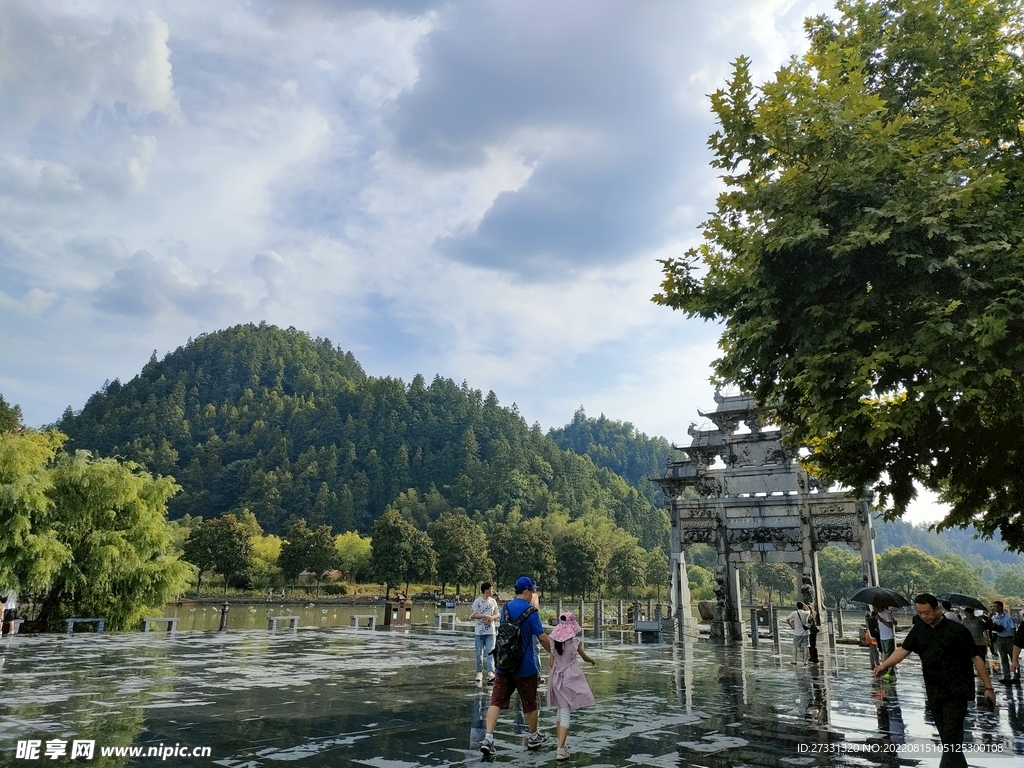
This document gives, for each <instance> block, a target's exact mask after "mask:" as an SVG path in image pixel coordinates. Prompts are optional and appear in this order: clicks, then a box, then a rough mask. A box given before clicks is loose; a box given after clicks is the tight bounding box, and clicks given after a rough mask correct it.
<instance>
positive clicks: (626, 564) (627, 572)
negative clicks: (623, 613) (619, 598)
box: [608, 544, 647, 600]
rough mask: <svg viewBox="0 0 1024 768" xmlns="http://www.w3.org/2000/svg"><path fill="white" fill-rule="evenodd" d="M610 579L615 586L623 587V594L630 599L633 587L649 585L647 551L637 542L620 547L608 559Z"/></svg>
mask: <svg viewBox="0 0 1024 768" xmlns="http://www.w3.org/2000/svg"><path fill="white" fill-rule="evenodd" d="M608 580H609V582H610V584H611V585H612V586H613V587H615V588H618V589H621V590H622V591H623V593H624V595H623V596H624V597H625V598H626V599H627V600H629V590H630V588H631V587H634V588H642V587H644V586H646V585H647V553H646V552H645V551H644V550H643V549H642V548H641V547H639V546H638V545H636V544H627V545H625V546H622V547H619V548H618V549H617V550H615V552H613V553H612V556H611V559H610V560H609V561H608Z"/></svg>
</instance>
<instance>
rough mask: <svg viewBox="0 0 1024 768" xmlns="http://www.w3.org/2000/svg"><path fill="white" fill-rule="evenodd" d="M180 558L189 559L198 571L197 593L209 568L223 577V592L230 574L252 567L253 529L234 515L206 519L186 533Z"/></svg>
mask: <svg viewBox="0 0 1024 768" xmlns="http://www.w3.org/2000/svg"><path fill="white" fill-rule="evenodd" d="M182 559H183V560H185V561H187V562H189V563H192V565H194V566H195V567H196V569H197V571H198V583H197V585H196V593H197V596H199V595H201V594H202V591H203V577H204V575H205V573H206V571H209V570H213V571H216V572H217V573H219V574H220V575H221V576H223V577H224V593H225V594H227V591H228V583H229V582H230V580H231V578H232V577H233V576H234V577H238V578H241V577H243V576H248V575H249V573H250V571H251V570H252V566H253V545H252V531H251V530H250V529H249V528H248V527H246V526H245V525H243V524H242V523H240V522H239V521H238V518H236V517H235V516H234V515H224V516H223V517H219V518H215V519H213V520H205V521H203V522H202V524H200V525H199V526H197V527H196V528H194V529H192V531H191V533H189V537H188V539H187V540H186V541H185V546H184V551H183V553H182Z"/></svg>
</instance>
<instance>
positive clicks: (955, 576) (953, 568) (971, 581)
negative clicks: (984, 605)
mask: <svg viewBox="0 0 1024 768" xmlns="http://www.w3.org/2000/svg"><path fill="white" fill-rule="evenodd" d="M929 589H930V590H931V591H932V592H933V593H934V594H936V595H939V594H942V593H943V592H959V593H960V594H964V595H980V594H983V593H984V591H985V580H984V579H983V578H981V573H980V572H979V571H978V570H977V569H975V568H973V567H972V566H971V565H970V563H968V562H967V561H966V560H964V559H963V558H962V557H956V556H954V557H948V558H943V559H942V560H939V561H938V563H937V567H936V568H935V575H934V576H932V580H931V583H930V584H929Z"/></svg>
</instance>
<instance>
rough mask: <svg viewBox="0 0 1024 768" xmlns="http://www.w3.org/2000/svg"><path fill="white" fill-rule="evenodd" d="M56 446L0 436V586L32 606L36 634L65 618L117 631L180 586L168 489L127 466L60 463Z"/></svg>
mask: <svg viewBox="0 0 1024 768" xmlns="http://www.w3.org/2000/svg"><path fill="white" fill-rule="evenodd" d="M64 442H65V437H64V435H62V434H60V433H59V432H55V431H50V432H40V431H35V430H23V429H20V428H19V429H17V430H16V431H6V432H0V524H2V526H3V530H4V535H3V536H2V537H0V583H4V584H6V585H8V586H10V587H13V588H16V589H17V590H18V591H19V593H20V594H21V595H22V599H25V598H28V600H29V601H31V602H32V603H34V604H36V605H37V606H38V615H37V622H38V624H39V625H40V627H42V628H44V629H56V628H58V627H60V626H61V622H62V621H63V620H64V619H66V618H68V617H69V616H102V617H104V618H106V619H107V620H108V625H109V626H110V628H111V629H124V628H126V627H129V626H131V625H132V624H134V623H135V622H136V621H138V620H139V619H140V618H141V617H142V616H143V615H144V614H145V613H147V612H148V611H151V610H154V609H159V608H160V607H162V606H163V605H164V603H166V602H167V601H168V600H170V599H171V598H172V597H173V596H174V595H176V594H177V593H178V592H179V591H180V590H181V589H182V587H183V586H184V585H185V583H186V582H187V578H188V566H187V565H186V564H185V563H182V562H180V561H178V560H177V559H176V558H175V557H173V556H172V555H171V553H170V549H171V544H172V538H173V536H172V530H171V527H170V526H169V525H168V524H167V521H166V517H165V515H166V505H167V500H168V499H169V498H170V497H171V495H172V494H173V493H174V492H175V491H176V490H177V488H176V486H175V485H174V483H173V482H172V481H171V480H169V479H167V478H154V477H153V476H152V475H150V474H149V473H147V472H144V471H141V470H140V468H139V467H138V466H137V465H134V464H130V463H128V464H125V463H121V462H119V461H116V460H114V459H96V458H93V457H92V456H90V455H89V454H88V453H87V452H85V451H77V452H75V453H74V454H69V453H65V452H64V451H63V450H62V446H63V444H64Z"/></svg>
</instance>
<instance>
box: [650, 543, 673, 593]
mask: <svg viewBox="0 0 1024 768" xmlns="http://www.w3.org/2000/svg"><path fill="white" fill-rule="evenodd" d="M646 559H647V567H646V569H645V576H644V578H645V580H646V581H647V586H648V587H650V588H652V589H655V590H657V594H659V595H660V594H664V591H665V589H666V588H667V587H668V560H667V559H666V558H665V553H664V552H662V551H661V550H660V549H652V550H650V551H649V552H647V554H646Z"/></svg>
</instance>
